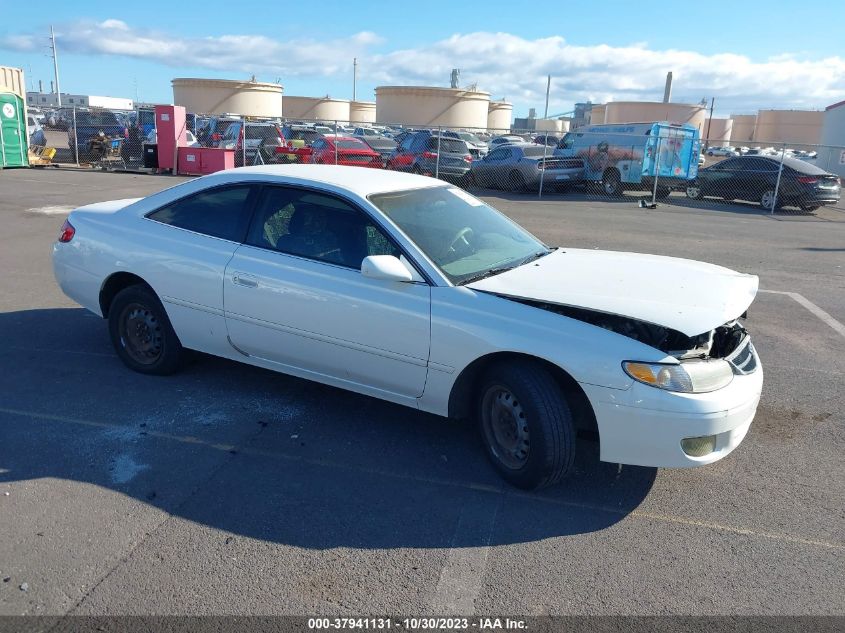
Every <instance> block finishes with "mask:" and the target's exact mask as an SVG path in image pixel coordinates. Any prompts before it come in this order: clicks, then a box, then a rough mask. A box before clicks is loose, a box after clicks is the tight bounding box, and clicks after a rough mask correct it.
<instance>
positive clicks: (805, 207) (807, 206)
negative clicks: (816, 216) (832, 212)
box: [801, 202, 821, 213]
mask: <svg viewBox="0 0 845 633" xmlns="http://www.w3.org/2000/svg"><path fill="white" fill-rule="evenodd" d="M820 207H821V205H820V204H807V203H806V202H802V203H801V210H802V211H804V212H805V213H812V212H813V211H816V210H818V209H819V208H820Z"/></svg>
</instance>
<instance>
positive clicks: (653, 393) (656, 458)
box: [581, 345, 763, 468]
mask: <svg viewBox="0 0 845 633" xmlns="http://www.w3.org/2000/svg"><path fill="white" fill-rule="evenodd" d="M747 347H748V351H749V353H750V354H752V355H753V357H754V360H753V363H752V362H747V363H746V365H745V366H744V369H743V370H741V371H737V372H736V375H735V376H734V379H733V380H732V381H731V383H730V384H729V385H727V386H725V387H723V388H722V389H719V390H717V391H711V392H708V393H676V392H671V391H665V390H662V389H655V388H654V387H650V386H648V385H644V384H641V383H637V382H632V385H631V387H630V388H629V389H626V390H619V389H611V388H607V387H598V386H595V385H587V384H582V385H581V386H582V388H583V389H584V391H585V393H586V394H587V397H588V398H589V399H590V402H591V403H592V405H593V411H594V413H595V416H596V422H597V423H598V429H599V435H600V442H601V455H600V457H601V460H602V461H606V462H613V463H619V464H631V465H637V466H653V467H661V468H664V467H665V468H689V467H693V466H701V465H704V464H710V463H712V462H715V461H718V460H720V459H722V458H723V457H725V456H726V455H727V454H728V453H730V452H731V451H733V450H734V449H735V448H736V447H737V446H739V444H740V442H742V440H743V438H744V437H745V435H746V433H747V432H748V429H749V427H750V426H751V421H752V420H753V419H754V415H755V413H756V411H757V404H758V403H759V401H760V393H761V391H762V389H763V368H762V365H761V364H760V360H759V358H758V357H757V354H756V352H755V351H754V349H753V347H752V346H750V345H748V346H747ZM743 360H744V358H743ZM752 365H753V369H751V366H752ZM690 438H702V441H701V442H698V443H697V444H698V445H699V446H708V449H707V450H706V451H705V452H703V453H702V451H701V450H697V451H696V450H690V448H689V445H690V443H689V442H688V443H686V451H685V449H684V445H682V441H683V440H688V439H690ZM705 438H706V440H705ZM693 443H694V444H695V442H693ZM689 453H693V454H689Z"/></svg>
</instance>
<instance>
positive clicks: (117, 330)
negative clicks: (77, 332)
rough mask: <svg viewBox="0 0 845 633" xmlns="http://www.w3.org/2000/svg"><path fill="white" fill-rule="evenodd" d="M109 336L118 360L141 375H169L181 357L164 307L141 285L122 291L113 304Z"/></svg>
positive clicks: (180, 351)
mask: <svg viewBox="0 0 845 633" xmlns="http://www.w3.org/2000/svg"><path fill="white" fill-rule="evenodd" d="M109 335H110V336H111V341H112V345H114V349H115V351H116V352H117V355H118V356H119V357H120V360H122V361H123V363H124V364H125V365H126V366H127V367H129V369H132V370H133V371H137V372H138V373H141V374H149V375H155V376H166V375H168V374H172V373H173V372H175V371H176V370H177V369H179V366H180V364H181V361H182V358H183V357H184V350H183V348H182V344H181V343H180V342H179V338H178V337H177V336H176V332H174V331H173V327H172V326H171V325H170V320H169V319H168V318H167V312H165V310H164V306H162V305H161V301H159V300H158V297H156V295H155V293H154V292H153V291H152V290H151V289H149V288H148V287H146V286H143V285H135V286H129V287H128V288H124V289H123V290H121V291H120V292H118V293H117V295H116V296H115V298H114V299H113V300H112V302H111V306H109Z"/></svg>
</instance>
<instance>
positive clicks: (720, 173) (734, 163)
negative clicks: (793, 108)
mask: <svg viewBox="0 0 845 633" xmlns="http://www.w3.org/2000/svg"><path fill="white" fill-rule="evenodd" d="M780 160H781V159H780V157H768V156H738V157H735V158H728V159H726V160H723V161H722V162H720V163H717V164H715V165H713V166H711V167H705V168H704V169H701V170H700V171H699V172H698V177H697V178H696V180H695V181H694V182H693V183H691V184H690V185H689V186H688V187H687V191H686V193H687V196H688V197H690V198H693V199H696V200H697V199H700V198H702V197H704V196H717V197H720V198H723V199H725V200H752V201H754V202H758V203H760V206H762V207H763V208H764V209H771V208H772V206H773V205H774V208H780V207H782V206H787V205H792V206H797V207H800V208H801V209H803V210H804V211H815V210H816V209H818V208H819V207H820V206H822V205H826V204H835V203H837V202H839V197H840V182H839V178H838V177H837V176H836V175H835V174H831V173H828V172H826V171H824V170H823V169H820V168H819V167H816V166H815V165H812V164H810V163H808V162H806V161H803V160H799V159H797V158H791V157H788V156H787V157H784V159H783V171H782V172H781V173H780V183H778V172H779V171H780ZM776 189H777V192H778V193H777V200H775V190H776Z"/></svg>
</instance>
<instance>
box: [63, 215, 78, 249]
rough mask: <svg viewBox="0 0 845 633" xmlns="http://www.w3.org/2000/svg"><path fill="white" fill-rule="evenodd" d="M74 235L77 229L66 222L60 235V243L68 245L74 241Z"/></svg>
mask: <svg viewBox="0 0 845 633" xmlns="http://www.w3.org/2000/svg"><path fill="white" fill-rule="evenodd" d="M74 235H76V229H75V228H73V224H71V223H70V222H68V221H67V220H65V221H64V223H63V224H62V228H61V233H59V241H60V242H61V243H63V244H67V243H68V242H70V241H71V240H72V239H73V236H74Z"/></svg>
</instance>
